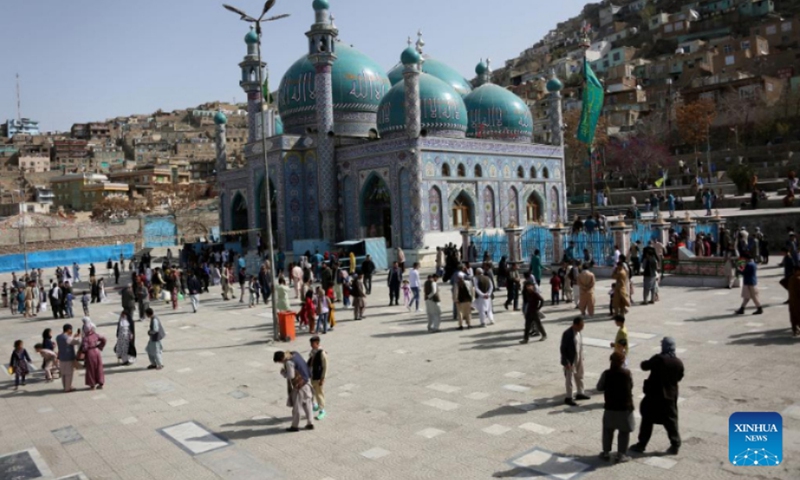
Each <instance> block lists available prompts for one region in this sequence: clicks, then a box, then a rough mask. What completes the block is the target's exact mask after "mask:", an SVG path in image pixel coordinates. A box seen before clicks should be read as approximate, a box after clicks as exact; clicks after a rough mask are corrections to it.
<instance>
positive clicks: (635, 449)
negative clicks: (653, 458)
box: [628, 443, 645, 453]
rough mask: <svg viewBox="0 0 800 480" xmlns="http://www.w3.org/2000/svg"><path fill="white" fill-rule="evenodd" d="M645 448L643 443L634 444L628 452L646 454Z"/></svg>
mask: <svg viewBox="0 0 800 480" xmlns="http://www.w3.org/2000/svg"><path fill="white" fill-rule="evenodd" d="M644 449H645V446H644V445H642V444H641V443H634V444H633V445H631V446H630V447H629V448H628V451H631V452H636V453H644Z"/></svg>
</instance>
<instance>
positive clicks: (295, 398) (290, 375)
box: [272, 352, 314, 432]
mask: <svg viewBox="0 0 800 480" xmlns="http://www.w3.org/2000/svg"><path fill="white" fill-rule="evenodd" d="M272 361H273V362H275V363H282V364H283V368H282V369H281V375H282V376H283V378H285V379H286V383H287V390H288V392H289V398H288V400H287V402H286V405H287V406H289V407H292V426H291V427H289V428H287V429H286V431H287V432H299V431H300V409H301V408H302V409H303V412H304V413H305V415H306V422H307V423H306V430H314V424H313V423H312V422H311V397H312V392H311V385H310V384H309V381H310V380H311V372H309V369H308V364H307V363H306V362H305V360H303V357H301V356H300V354H299V353H297V352H275V354H274V355H273V356H272Z"/></svg>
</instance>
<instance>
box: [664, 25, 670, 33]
mask: <svg viewBox="0 0 800 480" xmlns="http://www.w3.org/2000/svg"><path fill="white" fill-rule="evenodd" d="M664 33H672V24H671V23H668V24H666V25H664Z"/></svg>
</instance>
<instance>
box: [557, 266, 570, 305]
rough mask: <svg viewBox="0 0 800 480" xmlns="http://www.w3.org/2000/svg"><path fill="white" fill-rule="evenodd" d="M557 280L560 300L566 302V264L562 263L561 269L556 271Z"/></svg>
mask: <svg viewBox="0 0 800 480" xmlns="http://www.w3.org/2000/svg"><path fill="white" fill-rule="evenodd" d="M558 278H560V279H561V300H564V301H568V300H567V296H566V295H567V294H566V291H567V264H566V262H565V263H562V264H561V268H559V269H558Z"/></svg>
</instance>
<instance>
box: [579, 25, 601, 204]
mask: <svg viewBox="0 0 800 480" xmlns="http://www.w3.org/2000/svg"><path fill="white" fill-rule="evenodd" d="M590 28H591V26H590V25H589V24H587V23H586V22H584V25H583V27H582V28H581V32H582V33H583V88H584V89H585V88H586V87H587V79H586V66H587V65H588V64H589V59H588V58H587V55H586V53H587V52H588V51H589V47H591V41H590V40H589V29H590ZM586 151H587V153H588V154H589V176H590V177H591V182H590V184H591V189H590V192H591V199H590V200H591V203H590V206H591V210H590V211H591V216H592V217H594V214H595V205H596V203H597V187H596V182H597V178H596V176H597V174H596V173H595V165H594V156H593V155H592V146H591V145H589V146H588V148H587V150H586Z"/></svg>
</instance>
